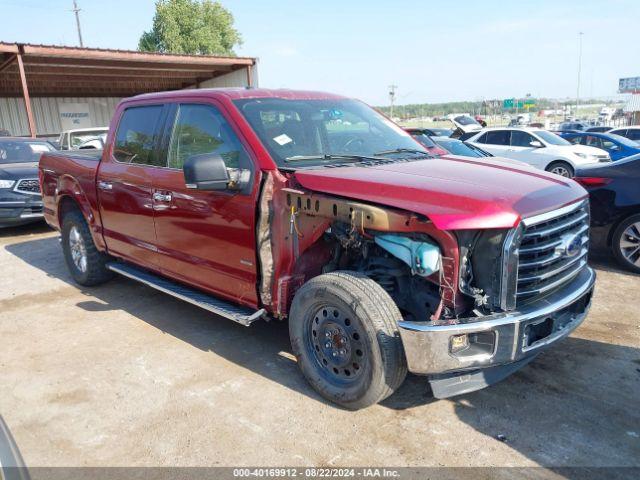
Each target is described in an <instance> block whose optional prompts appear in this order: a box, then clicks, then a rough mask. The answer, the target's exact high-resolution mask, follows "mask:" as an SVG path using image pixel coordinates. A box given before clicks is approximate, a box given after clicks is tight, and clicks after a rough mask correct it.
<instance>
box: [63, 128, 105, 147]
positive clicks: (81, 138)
mask: <svg viewBox="0 0 640 480" xmlns="http://www.w3.org/2000/svg"><path fill="white" fill-rule="evenodd" d="M101 135H105V137H106V133H105V132H104V130H87V131H84V132H75V133H72V134H71V146H72V147H77V146H79V145H80V144H81V143H84V142H86V141H87V140H93V139H94V138H96V137H100V136H101Z"/></svg>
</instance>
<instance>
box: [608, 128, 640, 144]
mask: <svg viewBox="0 0 640 480" xmlns="http://www.w3.org/2000/svg"><path fill="white" fill-rule="evenodd" d="M609 133H612V134H614V135H620V136H621V137H626V138H628V139H629V140H634V141H637V142H640V125H635V126H633V127H620V128H614V129H613V130H609Z"/></svg>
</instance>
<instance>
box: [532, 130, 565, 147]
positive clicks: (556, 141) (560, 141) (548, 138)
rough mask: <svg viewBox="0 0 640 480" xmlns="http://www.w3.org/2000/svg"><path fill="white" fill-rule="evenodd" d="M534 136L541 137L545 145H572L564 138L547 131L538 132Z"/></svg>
mask: <svg viewBox="0 0 640 480" xmlns="http://www.w3.org/2000/svg"><path fill="white" fill-rule="evenodd" d="M532 133H533V134H535V135H537V136H538V137H540V138H541V139H542V140H543V141H544V142H545V143H548V144H549V145H571V144H570V143H569V142H567V141H566V140H565V139H564V138H562V137H560V136H558V135H556V134H555V133H551V132H547V131H546V130H536V131H535V132H532Z"/></svg>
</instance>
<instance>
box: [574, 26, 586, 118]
mask: <svg viewBox="0 0 640 480" xmlns="http://www.w3.org/2000/svg"><path fill="white" fill-rule="evenodd" d="M582 35H584V33H582V32H578V87H577V89H576V115H575V116H576V118H578V107H579V106H580V73H581V71H582Z"/></svg>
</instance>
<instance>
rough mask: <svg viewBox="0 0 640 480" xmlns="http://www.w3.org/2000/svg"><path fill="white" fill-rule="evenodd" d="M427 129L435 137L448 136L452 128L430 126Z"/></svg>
mask: <svg viewBox="0 0 640 480" xmlns="http://www.w3.org/2000/svg"><path fill="white" fill-rule="evenodd" d="M429 130H431V131H432V132H433V134H434V135H435V136H437V137H448V136H450V135H451V134H452V133H453V130H451V129H449V128H430V129H429Z"/></svg>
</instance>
